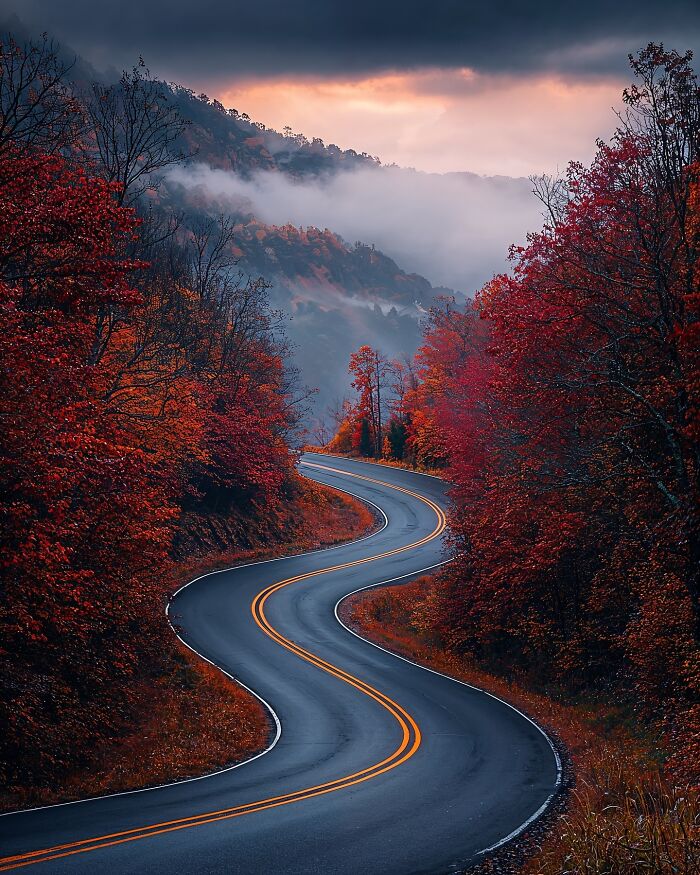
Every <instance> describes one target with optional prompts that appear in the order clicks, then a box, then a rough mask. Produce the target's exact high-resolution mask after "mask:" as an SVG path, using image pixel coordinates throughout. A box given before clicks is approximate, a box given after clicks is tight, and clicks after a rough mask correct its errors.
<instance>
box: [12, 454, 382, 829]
mask: <svg viewBox="0 0 700 875" xmlns="http://www.w3.org/2000/svg"><path fill="white" fill-rule="evenodd" d="M317 455H318V454H317ZM339 458H341V457H339ZM303 464H305V463H304V462H301V463H300V465H303ZM309 479H310V480H311V479H313V478H309ZM314 482H318V481H314ZM323 485H327V484H323ZM330 488H331V489H337V490H338V491H339V492H344V493H345V494H346V495H351V496H352V497H353V498H356V499H357V500H358V501H361V502H363V503H364V504H369V505H370V506H371V507H373V508H374V509H375V510H376V511H378V513H379V514H380V516H381V517H382V525H381V526H380V527H379V528H378V529H377V530H376V531H374V532H371V533H370V534H369V535H363V536H362V537H361V538H356V539H355V540H354V541H345V543H343V544H335V545H334V546H333V547H322V548H321V549H319V550H309V551H307V552H306V553H303V552H302V553H290V554H289V555H287V556H277V557H275V558H274V559H260V560H258V561H256V562H248V563H246V564H244V565H231V566H230V567H228V568H217V569H216V570H215V571H207V572H206V574H200V575H199V577H195V578H194V579H193V580H190V581H189V583H186V584H184V585H183V586H181V587H179V589H176V590H175V592H174V593H173V594H172V595H171V596H170V598H169V600H168V603H167V605H166V606H165V616H166V618H167V620H168V625H169V626H170V628H171V629H172V630H173V632H174V634H175V635H176V637H177V638H178V639H179V640H180V641H181V642H182V643H183V644H184V645H185V647H187V648H188V649H189V650H191V651H192V652H193V653H195V654H196V655H197V656H198V657H199V658H200V659H203V660H204V661H205V662H208V663H209V665H212V666H213V667H214V668H216V669H217V670H218V671H220V672H221V673H222V674H223V675H225V676H226V677H227V678H229V679H230V680H231V681H233V683H235V684H237V685H238V686H239V687H243V689H244V690H247V691H248V692H249V693H251V694H252V695H253V696H255V698H256V699H257V700H258V701H259V702H261V703H262V704H263V705H264V706H265V708H267V710H268V711H269V712H270V715H271V717H272V720H273V722H274V724H275V737H274V739H273V740H272V741H271V743H270V744H269V745H268V746H267V747H266V748H265V750H261V751H260V752H259V753H256V754H255V755H254V756H252V757H249V758H248V759H247V760H242V761H241V762H240V763H234V765H232V766H226V768H223V769H217V770H215V771H213V772H207V773H206V774H204V775H195V776H194V777H192V778H181V779H180V780H179V781H168V782H167V783H165V784H153V785H152V786H150V787H137V788H136V789H134V790H122V791H120V792H118V793H104V794H103V795H101V796H86V797H85V798H84V799H71V800H70V801H68V802H53V803H52V804H51V805H37V806H35V807H34V808H16V809H13V810H12V811H4V812H1V813H0V817H11V816H12V815H17V814H29V812H31V811H45V810H47V809H49V808H63V807H65V806H67V805H80V804H82V803H83V802H96V801H97V800H99V799H114V798H115V797H117V796H131V795H132V794H134V793H149V792H150V791H151V790H162V789H163V788H165V787H176V786H178V785H179V784H190V783H192V782H193V781H203V780H204V779H205V778H214V777H216V776H217V775H224V774H226V772H232V771H233V770H234V769H239V768H240V767H241V766H247V765H248V763H252V762H253V761H254V760H257V759H258V758H259V757H261V756H264V755H265V754H266V753H270V751H271V750H272V749H273V748H274V747H275V745H276V744H277V742H278V741H279V740H280V738H281V737H282V724H281V723H280V719H279V717H278V716H277V714H276V712H275V709H274V708H273V707H272V705H270V703H269V702H267V701H266V700H265V699H263V697H262V696H260V695H258V693H256V692H255V690H252V689H251V688H250V687H248V686H246V685H245V684H244V683H243V682H242V681H240V680H238V678H236V677H234V676H233V675H232V674H229V673H228V672H227V671H226V670H225V669H223V668H221V666H219V665H217V664H216V663H215V662H212V661H211V659H208V658H207V657H206V656H204V654H202V653H200V652H199V651H198V650H195V648H194V647H192V646H191V645H190V644H188V643H187V642H186V641H185V640H184V639H183V638H182V637H181V636H180V635H179V634H178V632H177V630H176V629H175V627H174V626H173V624H172V623H171V622H170V605H171V604H172V602H173V599H174V598H175V597H176V596H177V595H178V593H181V592H182V591H183V589H187V587H188V586H191V585H192V584H193V583H197V581H198V580H203V579H204V578H205V577H212V576H213V575H214V574H224V573H226V572H227V571H235V570H236V569H238V568H252V567H253V566H255V565H267V564H270V563H272V562H281V561H282V560H283V559H295V558H298V557H299V556H312V555H314V554H316V553H327V552H329V551H331V550H338V549H340V548H341V547H350V546H353V545H354V544H359V543H360V542H361V541H367V540H369V539H370V538H373V537H374V536H375V535H378V534H380V532H383V531H384V529H385V528H386V527H387V526H388V525H389V517H388V516H387V515H386V514H385V513H384V511H383V510H382V509H381V507H379V505H377V504H375V503H374V502H373V501H369V500H368V499H367V498H362V497H361V496H359V495H357V494H355V493H354V492H351V491H350V490H349V489H342V488H341V487H340V486H332V487H330Z"/></svg>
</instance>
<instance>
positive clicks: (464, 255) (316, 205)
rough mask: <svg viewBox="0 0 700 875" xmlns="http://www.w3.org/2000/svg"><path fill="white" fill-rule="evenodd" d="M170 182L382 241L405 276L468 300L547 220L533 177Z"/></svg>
mask: <svg viewBox="0 0 700 875" xmlns="http://www.w3.org/2000/svg"><path fill="white" fill-rule="evenodd" d="M170 176H171V178H172V179H173V181H174V182H177V183H178V184H180V185H182V186H184V187H185V188H197V189H199V190H200V192H201V193H203V194H205V195H206V196H207V197H208V198H210V199H211V200H212V202H215V203H216V204H217V206H218V208H224V209H225V208H227V207H229V208H231V209H235V210H237V211H239V210H244V211H246V212H250V213H252V214H253V215H255V217H256V218H258V219H260V220H261V221H263V222H265V223H267V224H274V225H284V224H287V223H291V224H293V225H297V226H300V225H303V226H307V225H314V226H316V227H319V228H330V229H331V230H332V231H335V232H336V233H338V234H340V235H341V237H343V238H344V239H345V240H347V241H348V242H350V243H354V242H355V241H357V240H360V241H362V242H365V243H374V244H375V245H376V246H377V248H378V249H381V250H382V251H383V252H384V253H385V254H387V255H389V256H390V257H392V258H393V259H394V260H395V261H396V262H397V263H398V265H399V266H400V267H401V268H403V269H404V270H406V271H408V272H414V273H419V274H422V275H423V276H425V277H426V278H427V279H428V280H430V282H431V283H432V284H433V285H436V286H447V287H449V288H453V289H455V290H459V291H462V292H465V293H467V294H469V295H471V294H473V292H474V291H476V290H477V289H478V288H480V287H481V286H482V285H483V283H484V282H486V281H487V280H488V279H490V278H491V276H492V275H493V274H494V273H497V272H498V271H500V270H503V269H504V268H506V267H507V253H508V247H509V246H510V244H511V243H520V242H524V239H525V234H526V233H527V231H529V230H533V229H535V228H537V227H538V226H539V225H540V221H541V220H540V215H539V205H538V203H537V201H536V200H535V198H534V197H533V196H532V194H531V183H530V182H529V180H527V179H514V178H511V177H505V176H503V177H501V176H495V177H482V176H476V175H474V174H471V173H448V174H436V173H422V172H419V171H415V170H407V169H402V168H398V167H377V168H375V167H367V168H359V169H354V170H347V171H340V172H338V173H336V174H333V175H326V176H322V177H313V178H310V177H306V178H304V179H303V180H294V179H292V178H290V177H289V176H286V175H284V174H282V173H280V172H274V171H262V172H259V173H257V174H255V175H253V176H252V177H251V178H248V179H244V178H242V177H240V176H237V175H236V174H235V173H232V172H230V171H226V170H217V169H212V168H211V167H209V166H208V165H206V164H201V163H199V164H193V165H190V166H187V167H176V168H174V169H173V170H172V171H171V172H170Z"/></svg>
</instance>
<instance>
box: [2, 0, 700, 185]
mask: <svg viewBox="0 0 700 875" xmlns="http://www.w3.org/2000/svg"><path fill="white" fill-rule="evenodd" d="M0 10H2V12H3V13H5V16H4V17H6V16H8V15H11V14H12V13H16V14H17V15H18V16H19V17H20V19H21V20H22V21H24V22H25V23H27V24H28V25H29V26H30V27H32V28H33V29H35V30H36V31H42V30H48V31H50V32H51V33H52V34H55V35H56V36H57V37H59V38H60V39H61V40H62V41H63V42H65V43H67V44H70V45H71V47H72V48H74V49H75V50H76V51H78V52H79V53H80V54H82V55H84V56H85V57H86V58H87V59H88V60H90V61H91V62H92V63H93V64H94V65H96V66H97V67H100V68H103V69H104V68H107V67H110V66H113V67H117V68H120V67H122V66H125V65H126V66H128V65H130V64H131V63H133V61H134V60H135V59H136V58H137V57H138V56H139V55H143V57H144V58H145V60H146V62H147V64H148V65H149V66H150V68H151V69H152V70H153V71H154V72H155V73H157V74H158V75H161V76H164V77H167V78H168V79H171V80H176V81H179V82H182V83H184V84H187V85H189V86H190V87H193V88H195V89H197V90H198V91H199V90H204V91H206V92H207V93H208V94H210V95H211V96H215V97H218V98H219V99H220V100H222V102H223V103H224V104H225V105H227V106H235V107H236V108H237V109H239V110H240V111H241V112H248V113H249V115H250V116H251V117H253V118H255V119H257V120H260V121H262V122H264V123H265V124H267V125H270V126H272V127H275V128H277V129H281V128H282V127H283V126H284V125H290V126H291V127H292V128H293V129H294V130H295V131H301V132H303V133H305V134H306V135H307V136H320V137H322V138H323V139H324V140H325V141H326V142H335V143H337V144H338V145H340V146H342V147H353V148H356V149H358V150H360V151H362V150H364V151H368V152H370V153H372V154H376V155H379V156H380V157H381V159H382V160H383V161H384V162H387V163H388V162H392V161H393V162H396V163H398V164H401V165H404V166H413V167H416V168H419V169H423V170H430V171H438V172H443V171H448V170H470V171H473V172H477V173H488V174H508V175H526V174H529V173H532V172H540V171H553V170H556V169H557V168H558V167H563V166H564V165H565V164H566V162H567V161H568V160H569V159H572V158H575V159H582V160H587V159H588V158H589V157H590V156H591V154H592V151H593V141H594V139H595V137H596V136H606V135H607V134H609V133H610V132H611V130H612V128H613V127H614V115H613V113H612V108H613V107H614V106H617V105H619V95H620V91H621V88H622V87H623V86H624V84H625V82H626V81H627V78H628V71H627V64H626V56H627V54H628V53H629V52H630V51H635V50H636V49H637V48H639V47H640V46H642V45H643V44H645V43H646V42H648V41H649V40H650V39H654V40H655V41H659V40H663V41H664V42H665V43H666V44H667V45H668V46H674V47H677V48H679V49H685V48H694V47H697V46H700V39H699V36H700V4H699V3H698V2H697V0H663V2H662V0H653V2H652V0H635V2H630V0H617V2H611V0H588V2H585V3H584V2H570V3H563V2H561V0H546V2H538V3H533V2H524V0H521V2H514V0H504V2H500V3H499V2H495V0H491V2H473V0H420V2H418V0H352V2H350V0H343V2H339V0H266V2H264V3H259V2H258V3H256V2H251V0H245V2H243V0H199V2H196V3H193V2H192V0H138V2H135V0H125V2H122V3H115V2H102V3H96V2H95V0H60V2H56V0H0Z"/></svg>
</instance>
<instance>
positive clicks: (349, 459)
mask: <svg viewBox="0 0 700 875" xmlns="http://www.w3.org/2000/svg"><path fill="white" fill-rule="evenodd" d="M306 452H307V453H308V455H310V456H321V457H322V458H324V457H325V458H326V459H343V460H344V461H346V462H357V463H358V464H360V465H376V466H377V467H378V468H391V469H392V471H405V472H406V473H407V474H417V475H418V476H420V477H431V478H432V479H433V480H440V482H441V483H447V484H448V486H449V483H450V481H449V480H445V478H444V477H438V475H437V474H426V473H425V471H416V470H415V468H402V467H401V466H400V465H389V464H387V462H369V461H367V459H354V458H353V457H352V456H341V455H340V454H339V453H319V452H318V451H316V450H307V451H306ZM302 464H303V463H302Z"/></svg>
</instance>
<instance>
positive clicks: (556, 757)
mask: <svg viewBox="0 0 700 875" xmlns="http://www.w3.org/2000/svg"><path fill="white" fill-rule="evenodd" d="M426 476H428V477H430V476H432V475H430V474H428V475H426ZM438 479H439V478H438ZM452 561H453V560H452V559H445V560H444V561H443V562H437V563H436V564H435V565H429V566H428V567H427V568H421V569H420V571H411V572H409V573H408V574H402V575H400V576H399V577H391V578H389V579H388V580H380V581H379V582H377V583H370V584H369V585H368V586H361V587H359V588H358V589H356V590H353V592H349V593H347V595H344V596H343V597H342V598H339V599H338V601H337V602H336V603H335V608H334V609H333V613H334V614H335V618H336V620H337V621H338V622H339V623H340V625H341V626H342V627H343V628H344V629H347V631H348V632H349V633H350V634H351V635H354V636H355V638H359V639H360V641H365V642H366V643H367V644H371V645H372V647H376V648H377V649H378V650H383V651H384V653H388V654H389V656H394V657H396V659H400V660H402V661H403V662H407V663H409V665H415V666H416V667H417V668H422V669H423V671H429V672H430V673H431V674H436V675H438V676H439V677H443V678H447V679H448V680H450V681H454V682H455V683H456V684H461V685H462V686H463V687H469V689H471V690H476V692H478V693H483V694H484V695H485V696H489V698H491V699H495V700H496V701H497V702H500V703H501V704H503V705H505V706H506V707H508V708H510V709H511V710H512V711H515V713H516V714H519V715H520V716H521V717H523V718H524V719H525V720H527V722H528V723H531V724H532V725H533V726H534V727H535V729H536V730H537V731H538V732H540V733H541V734H542V735H543V736H544V738H545V739H546V741H547V744H548V745H549V746H550V747H551V749H552V753H553V754H554V761H555V763H556V766H557V779H556V781H555V782H554V790H552V792H551V793H550V794H549V796H548V797H547V798H546V799H545V801H544V802H543V803H542V805H540V807H539V808H538V809H537V811H536V812H535V813H534V814H533V815H531V816H530V817H528V819H527V820H526V821H525V822H524V823H521V824H520V826H518V827H516V828H515V829H514V830H513V831H512V832H509V833H508V835H507V836H505V837H504V838H502V839H500V840H499V841H497V842H496V843H495V844H493V845H489V847H488V848H482V850H480V851H477V852H476V853H475V855H474V856H476V857H479V856H482V855H483V854H488V853H490V852H491V851H495V850H496V849H497V848H500V847H502V846H503V845H505V844H507V843H508V842H509V841H511V840H512V839H514V838H517V836H519V835H520V834H521V833H522V832H524V831H525V830H526V829H527V828H528V826H530V824H531V823H534V822H535V821H536V820H537V819H538V818H539V817H541V816H542V815H543V814H544V812H545V811H546V810H547V808H548V807H549V805H550V803H551V801H552V800H553V799H554V797H555V796H556V794H557V792H558V790H559V787H560V786H561V781H562V765H561V758H560V756H559V752H558V751H557V749H556V747H555V746H554V743H553V742H552V739H551V738H550V737H549V736H548V735H547V733H546V732H545V731H544V729H542V727H541V726H538V725H537V723H535V721H534V720H533V719H532V718H531V717H528V716H527V714H524V713H523V712H522V711H520V710H519V709H518V708H516V707H515V706H514V705H511V704H510V702H506V700H505V699H501V698H500V697H499V696H496V695H494V694H493V693H489V691H488V690H482V689H481V687H476V686H474V684H469V683H467V682H466V681H461V680H459V678H455V677H452V675H449V674H444V673H443V672H441V671H436V670H435V669H433V668H428V666H427V665H421V664H420V663H419V662H413V660H411V659H407V658H406V657H405V656H400V655H399V654H398V653H394V652H393V651H391V650H388V649H387V648H386V647H382V646H381V645H380V644H375V643H374V641H370V640H369V638H365V637H363V636H362V635H359V634H358V633H357V632H355V631H354V630H353V629H351V628H350V627H349V626H348V625H346V624H345V623H344V622H343V621H342V620H341V619H340V614H339V613H338V610H339V608H340V605H341V604H342V603H343V602H344V601H345V599H349V598H350V597H351V596H353V595H357V593H358V592H364V591H365V590H368V589H376V588H377V587H378V586H384V585H385V584H388V583H396V582H397V581H399V580H405V579H406V578H407V577H417V576H418V575H420V574H425V573H426V572H427V571H433V570H434V569H436V568H441V567H442V566H443V565H448V564H449V563H450V562H452Z"/></svg>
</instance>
